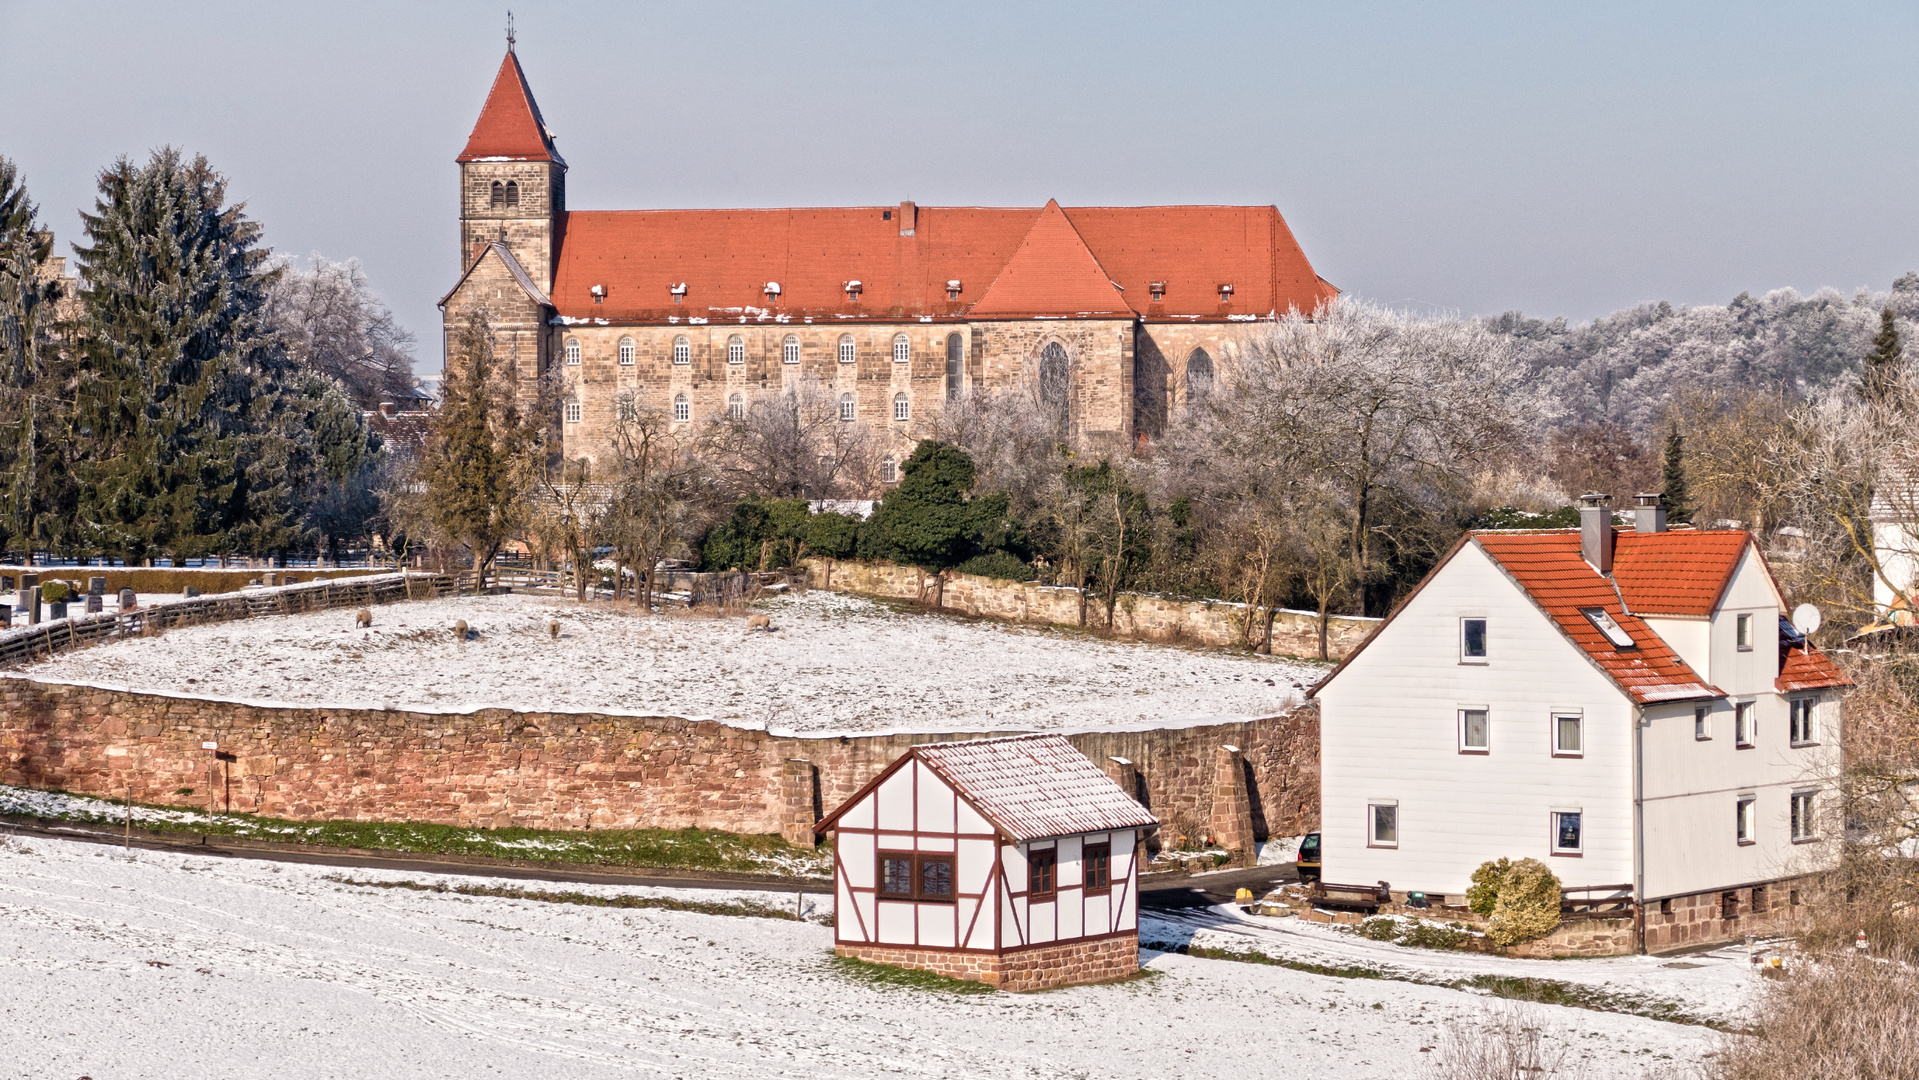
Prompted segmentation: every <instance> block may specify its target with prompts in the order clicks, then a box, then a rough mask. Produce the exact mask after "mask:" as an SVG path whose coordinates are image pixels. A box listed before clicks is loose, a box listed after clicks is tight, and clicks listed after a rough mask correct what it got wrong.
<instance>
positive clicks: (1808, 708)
mask: <svg viewBox="0 0 1919 1080" xmlns="http://www.w3.org/2000/svg"><path fill="white" fill-rule="evenodd" d="M1791 708H1792V744H1793V745H1794V746H1811V745H1812V744H1813V742H1814V734H1813V727H1812V699H1811V698H1793V699H1792V704H1791Z"/></svg>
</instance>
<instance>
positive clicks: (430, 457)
mask: <svg viewBox="0 0 1919 1080" xmlns="http://www.w3.org/2000/svg"><path fill="white" fill-rule="evenodd" d="M496 376H497V373H496V372H495V370H494V358H493V333H492V329H491V328H490V327H489V326H488V325H487V320H486V316H485V315H484V314H482V313H480V312H474V313H473V314H472V315H470V316H469V317H468V319H467V321H466V323H465V324H464V325H462V326H461V327H460V328H459V330H458V332H457V333H456V335H455V337H454V339H453V342H452V347H451V348H450V349H449V350H448V355H447V365H446V382H445V384H444V385H443V387H442V389H441V393H442V397H443V400H442V402H441V405H440V411H439V412H438V413H437V414H435V415H434V418H433V431H432V434H431V435H429V436H428V439H427V446H426V454H425V457H424V458H423V459H422V460H421V462H420V478H421V480H423V481H424V482H425V484H426V507H425V509H426V515H427V517H428V518H429V519H430V520H431V521H432V522H433V524H434V526H435V527H436V528H438V529H439V530H440V531H441V532H442V533H444V534H445V535H446V536H447V537H449V538H451V539H453V540H455V541H457V542H459V543H462V544H465V545H466V546H467V548H468V549H469V550H470V551H471V552H472V553H473V568H474V569H475V570H478V571H479V572H480V575H481V584H482V585H484V584H485V580H486V578H485V575H486V571H487V569H488V567H490V566H491V565H492V563H493V559H494V557H495V556H497V555H498V554H499V553H500V548H501V547H502V546H503V545H504V544H505V543H506V541H507V538H509V537H511V536H512V535H513V534H514V532H515V531H517V530H518V528H519V527H520V525H521V523H522V522H523V520H524V518H525V516H526V499H525V495H526V493H527V491H528V479H529V478H528V475H527V471H526V466H527V465H528V464H529V462H530V458H531V457H532V456H533V455H535V454H536V453H537V450H538V445H539V440H538V434H539V433H538V431H537V428H536V425H537V423H538V419H537V417H536V418H534V419H533V420H532V421H530V422H529V421H528V420H526V419H523V418H522V416H521V414H520V411H519V408H518V405H517V404H516V402H515V398H514V394H513V388H512V387H511V386H503V385H500V383H499V381H498V379H497V377H496Z"/></svg>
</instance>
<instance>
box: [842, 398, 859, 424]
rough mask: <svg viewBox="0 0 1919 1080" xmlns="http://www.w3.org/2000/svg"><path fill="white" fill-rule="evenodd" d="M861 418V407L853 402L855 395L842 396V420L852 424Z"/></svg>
mask: <svg viewBox="0 0 1919 1080" xmlns="http://www.w3.org/2000/svg"><path fill="white" fill-rule="evenodd" d="M858 418H859V406H858V405H856V404H855V403H854V401H853V395H851V394H841V395H840V419H841V420H844V421H846V422H847V423H852V422H853V421H854V420H857V419H858Z"/></svg>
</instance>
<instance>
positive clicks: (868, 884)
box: [834, 832, 878, 889]
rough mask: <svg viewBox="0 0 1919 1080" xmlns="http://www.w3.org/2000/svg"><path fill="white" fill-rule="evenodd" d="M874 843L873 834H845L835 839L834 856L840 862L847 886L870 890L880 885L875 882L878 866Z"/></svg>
mask: <svg viewBox="0 0 1919 1080" xmlns="http://www.w3.org/2000/svg"><path fill="white" fill-rule="evenodd" d="M873 841H874V837H873V834H872V833H849V832H843V833H840V834H839V835H838V837H836V838H835V841H834V856H835V858H837V859H838V860H839V863H840V866H841V868H842V869H843V871H844V873H845V876H846V881H847V884H849V885H851V886H852V887H853V888H855V889H870V888H873V887H874V886H875V885H876V884H878V883H877V882H875V881H874V880H873V872H874V870H875V869H876V868H877V866H878V863H877V861H876V860H877V858H878V855H877V853H876V852H875V850H874V848H875V844H874V842H873Z"/></svg>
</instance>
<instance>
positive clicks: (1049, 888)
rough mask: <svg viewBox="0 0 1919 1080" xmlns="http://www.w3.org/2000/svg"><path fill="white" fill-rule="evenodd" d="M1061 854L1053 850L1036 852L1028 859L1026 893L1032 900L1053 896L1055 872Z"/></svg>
mask: <svg viewBox="0 0 1919 1080" xmlns="http://www.w3.org/2000/svg"><path fill="white" fill-rule="evenodd" d="M1058 860H1059V852H1057V851H1054V850H1052V849H1050V848H1049V849H1047V850H1045V851H1035V852H1033V853H1032V854H1030V855H1028V856H1027V857H1026V893H1027V895H1028V896H1029V897H1031V898H1032V899H1035V900H1038V899H1040V898H1041V897H1047V896H1052V895H1053V888H1054V885H1053V882H1054V880H1055V875H1054V871H1055V869H1056V868H1057V863H1058Z"/></svg>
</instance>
